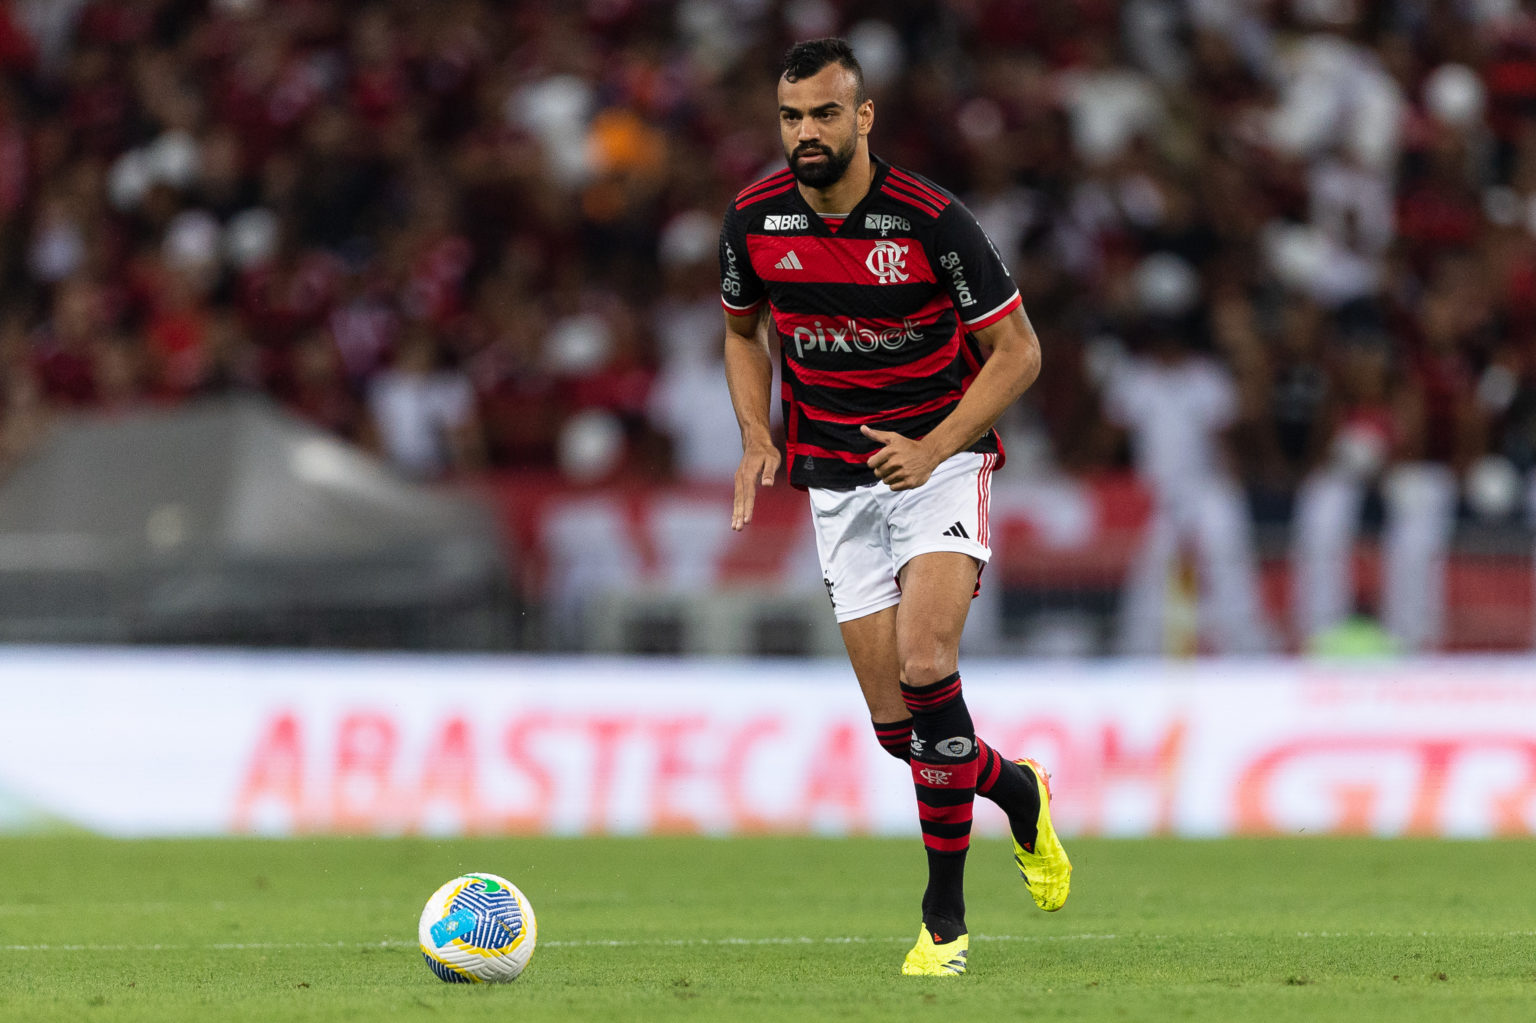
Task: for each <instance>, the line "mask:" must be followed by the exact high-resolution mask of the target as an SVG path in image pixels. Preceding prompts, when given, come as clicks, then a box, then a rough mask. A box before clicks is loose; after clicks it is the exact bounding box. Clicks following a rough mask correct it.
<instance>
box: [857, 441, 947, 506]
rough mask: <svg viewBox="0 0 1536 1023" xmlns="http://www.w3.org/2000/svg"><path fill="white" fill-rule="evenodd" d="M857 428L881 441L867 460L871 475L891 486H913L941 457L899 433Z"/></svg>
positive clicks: (899, 487) (920, 442) (919, 481)
mask: <svg viewBox="0 0 1536 1023" xmlns="http://www.w3.org/2000/svg"><path fill="white" fill-rule="evenodd" d="M859 432H861V433H862V434H864V436H866V437H868V438H869V439H870V440H875V441H879V442H880V443H881V444H883V445H885V446H884V447H882V448H881V449H880V450H879V451H876V452H875V453H874V454H872V455H870V456H869V459H868V460H867V463H866V464H868V465H869V467H870V468H871V469H873V470H874V471H875V476H876V477H878V478H879V479H880V481H881V482H882V483H884V484H885V485H886V486H888V487H890V488H891V489H892V490H915V489H916V488H918V487H920V486H922V485H923V484H924V483H927V482H928V477H929V476H931V475H933V470H934V469H935V468H937V467H938V464H939V462H941V461H943V459H940V458H935V457H934V456H933V453H932V452H931V451H929V450H928V448H927V447H926V446H925V445H924V444H923V442H922V441H916V440H913V439H912V438H910V437H903V436H902V435H901V434H899V433H892V432H890V431H889V430H876V429H874V428H873V427H869V426H861V427H859Z"/></svg>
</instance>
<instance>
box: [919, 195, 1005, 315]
mask: <svg viewBox="0 0 1536 1023" xmlns="http://www.w3.org/2000/svg"><path fill="white" fill-rule="evenodd" d="M933 245H934V250H935V251H934V252H932V253H931V254H930V256H929V261H930V263H931V264H932V265H933V266H935V267H937V268H938V272H939V274H938V275H939V279H940V281H941V282H942V283H943V284H944V286H945V288H947V289H948V290H949V297H950V299H951V300H952V301H953V302H954V303H955V311H956V312H958V313H959V314H960V322H962V323H964V324H965V328H966V330H973V331H974V330H980V329H982V328H983V327H990V326H991V325H992V324H994V323H996V322H997V321H998V320H1001V319H1002V318H1003V317H1005V316H1007V315H1008V314H1009V313H1011V312H1013V311H1014V310H1015V309H1017V308H1018V307H1019V306H1020V305H1021V304H1022V300H1021V299H1020V297H1019V289H1018V287H1017V286H1016V285H1015V284H1014V283H1013V277H1012V275H1011V274H1009V273H1008V267H1007V265H1006V264H1004V263H1003V259H1002V257H1001V256H999V255H998V254H997V249H996V248H994V247H993V245H992V239H990V238H988V237H987V234H986V232H985V231H983V230H982V229H981V225H980V224H978V223H976V218H975V217H974V216H972V215H971V211H970V210H968V209H966V208H965V207H964V206H962V205H961V204H960V203H958V202H952V203H950V204H949V205H948V206H947V207H945V209H944V212H943V213H942V214H941V215H940V216H939V222H938V230H937V231H935V233H934V236H933Z"/></svg>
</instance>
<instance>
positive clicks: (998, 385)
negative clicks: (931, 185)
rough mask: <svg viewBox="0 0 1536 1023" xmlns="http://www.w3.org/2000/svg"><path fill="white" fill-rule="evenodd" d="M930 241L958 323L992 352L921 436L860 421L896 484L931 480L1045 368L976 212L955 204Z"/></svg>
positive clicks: (878, 466)
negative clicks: (940, 417) (962, 392)
mask: <svg viewBox="0 0 1536 1023" xmlns="http://www.w3.org/2000/svg"><path fill="white" fill-rule="evenodd" d="M929 244H930V245H931V246H932V248H931V249H930V250H929V252H928V259H929V263H930V264H931V265H932V266H933V267H934V269H935V270H936V271H938V273H939V279H940V282H941V283H942V284H943V286H944V287H945V288H946V289H948V291H949V298H950V301H951V302H952V303H953V304H954V307H955V312H956V314H957V315H958V316H959V317H960V322H961V324H962V325H963V327H964V329H965V330H966V331H967V332H969V333H970V335H971V336H972V337H974V338H975V339H976V341H977V342H978V343H979V344H980V345H981V347H982V350H983V351H984V352H986V353H989V354H988V358H987V360H986V362H984V363H983V364H982V366H981V369H980V371H979V372H978V373H977V374H976V378H975V379H974V380H972V381H971V386H970V387H969V388H967V389H966V392H965V395H964V397H962V398H961V399H960V402H959V404H957V405H956V406H955V407H954V409H953V410H952V411H951V412H950V414H949V415H948V416H946V417H945V418H944V420H943V421H942V422H940V423H939V425H938V426H936V427H934V428H933V430H932V431H930V432H929V434H928V435H927V436H926V437H924V438H923V439H922V440H913V439H911V438H910V437H904V436H902V435H901V434H897V433H891V432H890V431H888V430H875V429H872V428H870V427H863V428H862V429H863V431H864V435H865V436H866V437H869V438H871V439H872V440H877V441H879V442H880V443H881V444H883V445H884V447H882V448H881V449H880V450H879V451H877V452H875V453H874V454H873V455H871V456H870V458H869V462H868V464H869V467H870V468H871V469H873V470H874V471H875V475H876V476H877V477H879V478H880V479H882V480H884V481H885V482H886V484H888V485H889V486H890V488H891V489H892V490H911V489H912V488H914V487H920V486H922V485H923V484H924V483H926V482H928V477H929V476H930V475H931V474H932V473H933V470H934V469H935V468H937V467H938V465H939V463H940V462H942V461H944V459H946V458H948V457H949V456H950V455H953V454H955V453H956V452H959V451H965V450H966V449H968V448H969V447H970V446H971V445H973V444H975V443H976V442H977V441H978V440H980V439H981V436H982V435H983V434H985V433H986V432H987V431H988V430H990V429H991V428H992V424H993V423H995V422H997V417H998V416H1000V415H1002V414H1003V410H1004V409H1006V408H1007V407H1008V406H1009V405H1011V404H1013V402H1015V401H1017V400H1018V398H1019V395H1021V394H1023V393H1024V392H1025V391H1026V390H1028V388H1029V385H1030V384H1032V383H1034V382H1035V377H1037V376H1039V375H1040V340H1039V338H1037V337H1036V336H1035V329H1034V328H1033V327H1032V326H1030V323H1029V317H1028V316H1027V315H1025V313H1024V309H1023V306H1022V305H1021V304H1020V302H1019V289H1018V287H1017V286H1016V285H1015V284H1014V283H1013V278H1012V276H1010V275H1009V273H1008V267H1007V265H1006V264H1005V263H1004V262H1003V258H1002V257H1001V256H1000V255H998V253H997V249H995V248H993V246H992V242H991V240H990V239H989V238H988V237H987V236H986V233H985V232H984V231H982V229H981V225H979V224H978V223H976V218H975V217H974V216H972V215H971V211H970V210H968V209H966V208H965V206H964V205H962V204H961V203H960V202H958V201H957V202H952V203H950V204H949V206H948V207H947V208H946V209H945V210H944V212H943V213H942V214H941V215H940V217H939V221H938V224H937V225H936V227H935V231H934V234H933V237H932V240H931V241H930V242H929ZM1004 310H1006V312H1005V311H1004Z"/></svg>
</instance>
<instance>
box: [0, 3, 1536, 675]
mask: <svg viewBox="0 0 1536 1023" xmlns="http://www.w3.org/2000/svg"><path fill="white" fill-rule="evenodd" d="M828 34H840V35H844V36H845V37H847V38H849V39H850V41H851V42H852V43H853V45H854V47H855V50H856V52H857V53H858V54H859V56H860V58H861V60H862V62H863V64H864V68H865V72H866V77H867V80H868V85H869V89H870V93H871V95H872V96H873V98H874V99H875V103H876V126H875V132H874V136H873V149H874V151H875V152H877V153H878V154H880V155H881V156H883V157H885V158H886V159H888V160H891V161H893V162H895V163H898V164H901V165H904V166H906V167H908V168H910V169H913V170H916V171H918V172H921V173H924V174H927V175H929V176H930V177H932V178H934V179H935V180H936V181H938V182H939V183H941V184H943V185H945V186H947V187H949V188H950V189H952V190H953V191H955V192H957V193H958V194H959V195H960V196H961V197H962V198H963V199H964V200H965V201H966V202H967V204H968V205H969V206H970V207H971V209H972V210H973V211H974V212H975V213H976V214H977V216H978V217H979V219H980V220H981V221H982V223H983V226H984V227H985V228H986V229H987V230H988V232H989V233H990V235H991V237H992V238H993V240H994V241H995V243H996V245H997V247H998V249H999V250H1000V252H1001V253H1002V255H1003V256H1004V257H1005V258H1006V259H1007V260H1008V261H1009V262H1010V264H1011V265H1012V267H1013V268H1014V273H1015V277H1016V279H1017V281H1018V282H1019V285H1020V287H1021V289H1022V291H1023V294H1024V301H1025V307H1026V309H1027V310H1028V312H1029V314H1030V316H1031V318H1032V320H1033V323H1034V325H1035V327H1036V329H1037V331H1038V333H1039V334H1040V336H1041V338H1042V342H1043V345H1044V350H1045V372H1044V375H1043V376H1042V378H1041V382H1040V384H1039V385H1038V386H1037V387H1036V388H1035V389H1034V391H1033V392H1032V393H1031V394H1030V395H1029V396H1027V398H1026V400H1025V402H1023V403H1021V405H1020V406H1019V407H1018V408H1016V409H1015V410H1013V411H1011V412H1010V414H1009V418H1008V420H1007V421H1006V422H1005V424H1004V431H1005V438H1006V439H1007V441H1008V443H1009V450H1010V455H1011V457H1012V458H1013V459H1014V460H1016V462H1017V464H1019V465H1021V466H1023V467H1024V469H1023V470H1022V471H1026V472H1027V471H1041V472H1045V471H1057V470H1065V471H1071V472H1085V471H1094V470H1097V469H1101V468H1115V467H1122V466H1126V465H1129V466H1132V467H1134V468H1135V469H1136V470H1137V471H1138V472H1140V473H1141V474H1142V475H1143V477H1144V478H1145V479H1146V480H1147V481H1148V483H1149V485H1150V486H1151V488H1152V489H1153V490H1154V491H1155V492H1156V493H1157V494H1158V495H1159V502H1158V506H1159V509H1160V513H1162V516H1163V517H1162V518H1161V519H1160V520H1159V521H1160V522H1161V523H1162V527H1164V533H1165V534H1166V536H1165V541H1166V542H1164V541H1159V542H1160V543H1163V551H1162V553H1161V554H1157V557H1159V558H1162V559H1163V561H1162V562H1159V563H1158V564H1161V565H1163V566H1164V567H1163V568H1159V567H1157V565H1153V564H1152V562H1150V561H1149V562H1148V564H1149V566H1151V567H1149V569H1148V574H1147V579H1148V580H1149V582H1148V584H1147V585H1148V587H1150V589H1149V590H1148V592H1149V593H1154V592H1155V591H1156V590H1157V589H1158V587H1160V586H1164V582H1165V580H1166V564H1165V563H1166V561H1167V559H1168V558H1170V557H1174V556H1176V554H1177V552H1178V550H1179V549H1180V548H1181V546H1188V545H1194V546H1196V547H1200V548H1201V549H1204V548H1205V547H1209V546H1210V545H1211V544H1218V542H1220V541H1221V538H1222V537H1225V541H1224V542H1225V543H1226V547H1224V548H1222V550H1221V551H1219V552H1218V554H1217V555H1215V557H1218V558H1219V559H1220V560H1221V561H1222V562H1223V563H1225V564H1229V565H1230V564H1234V563H1235V564H1236V565H1237V569H1236V570H1235V571H1236V572H1237V577H1236V578H1235V580H1232V579H1229V580H1228V582H1229V583H1230V586H1229V588H1228V590H1227V591H1224V592H1227V593H1228V596H1227V597H1226V598H1224V599H1218V600H1217V605H1218V607H1220V608H1225V609H1226V610H1227V612H1228V613H1229V614H1230V615H1231V616H1234V617H1233V621H1232V622H1231V623H1230V629H1231V632H1232V635H1233V636H1234V637H1236V638H1233V639H1232V640H1231V641H1230V643H1229V644H1227V645H1229V646H1230V647H1232V648H1234V649H1238V648H1248V647H1258V646H1263V645H1265V644H1266V642H1267V641H1266V640H1265V639H1264V638H1263V637H1262V635H1261V634H1262V633H1263V631H1264V627H1263V625H1262V623H1258V622H1257V617H1256V616H1257V614H1258V612H1257V611H1256V610H1255V609H1254V608H1253V607H1251V606H1249V605H1251V604H1252V600H1251V599H1250V598H1246V597H1237V598H1234V597H1232V596H1231V595H1230V594H1231V592H1234V591H1232V590H1231V588H1230V587H1231V586H1235V587H1237V591H1236V592H1239V593H1242V592H1251V582H1249V581H1245V579H1246V575H1245V573H1247V572H1248V569H1246V568H1244V567H1243V565H1244V558H1245V557H1247V554H1245V550H1247V549H1248V548H1249V546H1250V541H1249V540H1248V538H1247V537H1246V535H1245V533H1244V530H1245V529H1247V527H1248V526H1249V525H1250V524H1251V523H1253V522H1258V523H1259V524H1261V525H1262V524H1266V523H1276V524H1283V525H1286V526H1288V527H1294V529H1295V531H1296V535H1297V544H1298V547H1297V552H1296V559H1297V560H1296V565H1297V575H1298V579H1299V582H1298V586H1300V587H1303V588H1304V587H1309V586H1310V587H1311V588H1312V589H1311V590H1309V591H1307V592H1308V593H1309V594H1310V595H1309V596H1308V597H1307V604H1306V606H1307V607H1310V608H1311V610H1310V611H1307V612H1305V614H1311V615H1314V616H1315V617H1316V619H1317V621H1316V622H1315V623H1313V625H1314V626H1315V627H1317V628H1321V627H1323V626H1324V625H1326V624H1327V622H1328V621H1332V620H1334V619H1336V618H1338V616H1339V615H1341V614H1343V613H1345V612H1347V610H1348V608H1347V607H1346V606H1345V605H1347V604H1348V603H1349V600H1350V599H1351V598H1350V596H1349V592H1348V588H1347V585H1346V584H1344V583H1340V582H1339V580H1338V579H1337V578H1335V577H1333V576H1330V572H1331V569H1330V568H1329V565H1330V560H1329V559H1330V558H1331V559H1334V560H1337V557H1338V552H1339V551H1340V550H1342V549H1343V547H1342V546H1341V545H1345V544H1347V543H1349V542H1350V539H1351V537H1352V536H1353V533H1352V530H1354V529H1356V528H1358V523H1359V521H1360V519H1361V517H1362V514H1364V513H1363V512H1362V509H1363V508H1367V507H1377V506H1379V508H1380V514H1381V515H1382V516H1383V517H1384V518H1385V519H1386V520H1388V522H1389V525H1388V526H1387V527H1386V528H1387V529H1388V530H1389V532H1390V530H1391V529H1392V528H1394V527H1392V526H1391V525H1390V523H1391V522H1393V521H1396V522H1398V523H1399V526H1398V527H1396V528H1398V529H1399V531H1400V532H1405V533H1406V534H1407V536H1406V538H1405V539H1404V540H1403V543H1404V544H1406V545H1407V547H1408V548H1409V549H1410V553H1409V554H1405V555H1404V557H1405V558H1406V559H1407V560H1406V561H1405V562H1404V564H1409V565H1412V564H1416V562H1414V560H1413V559H1414V558H1415V557H1417V558H1419V560H1420V561H1423V560H1424V559H1429V561H1430V562H1432V561H1433V560H1434V559H1435V558H1437V557H1440V556H1442V555H1443V542H1442V541H1441V540H1440V539H1437V538H1440V537H1441V536H1442V534H1443V533H1444V532H1445V531H1446V530H1447V528H1448V526H1447V523H1448V522H1449V521H1451V520H1452V519H1454V517H1455V516H1457V515H1461V516H1466V515H1480V516H1484V517H1487V518H1493V519H1499V518H1513V517H1514V516H1515V515H1517V514H1518V513H1519V510H1520V507H1521V506H1522V504H1523V494H1524V485H1523V482H1522V481H1523V480H1524V478H1525V477H1526V475H1527V474H1528V473H1529V472H1530V470H1531V469H1532V468H1533V467H1536V3H1530V2H1521V0H1374V2H1373V0H1125V2H1111V0H1034V2H1031V0H951V2H946V3H936V2H920V0H880V2H874V0H867V2H861V0H848V2H836V0H789V2H779V0H578V2H568V3H554V2H535V0H526V2H516V3H496V2H491V0H437V2H431V3H425V2H421V0H0V378H3V385H4V386H3V393H0V469H3V465H4V464H5V462H6V461H7V460H9V459H13V458H15V457H18V456H19V454H20V453H21V452H24V451H25V450H26V447H27V445H28V444H29V443H31V441H32V439H33V438H35V437H36V436H37V435H38V433H39V431H41V430H43V429H45V428H46V423H47V421H48V419H49V417H50V416H51V415H53V414H54V413H55V412H57V411H58V410H62V409H74V408H92V409H102V410H114V409H121V408H127V407H131V406H135V405H141V404H146V403H149V404H175V403H179V402H184V401H186V400H188V399H190V398H193V397H195V396H198V395H204V394H210V393H218V392H224V391H228V390H231V389H243V390H259V391H262V392H266V393H268V394H270V395H272V396H273V397H274V398H275V399H276V400H278V401H280V402H282V403H283V404H284V405H286V406H287V407H288V408H290V409H292V410H294V411H295V412H297V413H299V414H300V415H303V416H306V417H308V418H309V419H311V420H313V421H315V422H316V423H319V424H321V425H322V426H324V427H325V428H327V429H329V430H332V431H334V432H336V433H337V434H339V435H341V436H344V437H347V438H350V439H353V440H356V441H358V442H360V443H364V444H367V445H370V446H372V447H374V448H376V449H377V450H378V451H380V452H381V453H383V454H384V455H385V456H386V457H388V458H389V459H390V460H392V461H393V462H394V463H395V464H396V465H398V466H399V467H400V468H401V469H402V470H403V471H405V472H407V473H410V474H412V475H414V476H417V477H421V478H440V477H443V476H445V475H449V474H454V473H462V472H466V471H473V470H478V469H482V468H523V467H547V468H551V469H559V470H561V471H563V472H565V473H567V474H568V475H570V476H573V477H576V478H578V479H587V480H591V479H600V478H604V477H606V476H609V475H611V474H613V473H616V472H623V471H626V470H627V471H638V472H643V473H645V474H647V475H649V476H651V477H653V478H683V479H693V478H703V479H720V478H727V477H729V475H730V473H731V472H732V470H733V469H734V467H735V464H736V459H737V455H738V452H739V449H738V446H737V439H736V431H735V426H734V420H733V418H732V416H731V412H730V408H729V403H728V400H727V398H726V395H725V388H724V385H723V382H722V379H721V376H720V373H719V369H718V359H719V348H720V342H721V318H720V307H719V303H718V299H717V297H716V296H717V291H716V285H717V268H716V265H715V259H716V256H715V253H716V231H717V228H718V223H719V217H720V214H721V211H723V210H724V208H725V206H726V204H727V203H728V201H729V200H730V198H731V196H733V195H734V194H735V192H736V191H737V190H738V189H740V188H741V187H742V186H743V185H744V184H746V183H747V182H749V181H750V180H752V179H753V178H754V177H755V176H757V175H759V174H762V173H765V172H766V171H768V170H771V169H773V168H775V167H777V166H782V159H783V157H782V152H781V151H780V149H779V143H778V138H777V134H776V132H775V116H774V88H773V83H774V78H775V73H776V69H777V62H778V59H779V57H780V55H781V54H782V52H783V50H784V49H785V47H786V46H787V45H788V44H789V43H790V42H792V41H793V40H796V39H802V38H808V37H814V36H821V35H828ZM1398 470H1403V471H1401V472H1399V471H1398ZM1234 516H1235V518H1234ZM1202 537H1204V538H1205V539H1202ZM1415 544H1417V546H1415ZM1202 545H1203V546H1202ZM1152 546H1156V544H1149V548H1150V547H1152ZM1234 551H1235V553H1234ZM1154 553H1156V552H1151V551H1149V553H1148V557H1149V558H1151V557H1152V556H1153V554H1154ZM1234 559H1235V560H1234ZM1309 559H1310V560H1309ZM1309 566H1310V567H1309ZM1159 573H1161V574H1159ZM1309 573H1310V574H1309ZM1412 578H1416V577H1412ZM1341 587H1343V588H1341ZM1164 588H1166V587H1164ZM1245 601H1246V603H1245ZM1405 613H1406V614H1408V615H1409V617H1410V618H1412V616H1413V615H1414V614H1420V615H1422V614H1424V613H1428V614H1430V615H1431V617H1432V616H1433V614H1434V612H1433V609H1432V608H1431V609H1430V611H1428V612H1424V611H1423V610H1422V609H1421V610H1420V611H1410V612H1405ZM1245 619H1252V620H1245ZM1312 627H1313V626H1308V628H1309V629H1310V628H1312ZM1402 628H1403V629H1404V630H1407V631H1406V632H1405V633H1404V634H1405V635H1408V636H1409V637H1410V642H1415V643H1416V642H1418V641H1419V640H1417V639H1414V638H1413V637H1415V636H1423V635H1427V634H1431V633H1432V632H1433V628H1434V626H1433V622H1432V621H1430V622H1419V623H1417V624H1414V623H1413V622H1412V621H1410V622H1409V623H1408V624H1405V625H1403V627H1402ZM1414 630H1418V632H1415V631H1414ZM1425 630H1429V633H1426V632H1425ZM1153 632H1154V633H1155V632H1156V629H1153ZM1151 641H1152V640H1150V639H1148V640H1143V641H1137V640H1134V639H1131V638H1128V639H1127V640H1126V643H1127V646H1128V648H1135V647H1136V646H1137V645H1138V642H1151Z"/></svg>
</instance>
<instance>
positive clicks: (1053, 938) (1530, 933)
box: [0, 930, 1536, 952]
mask: <svg viewBox="0 0 1536 1023" xmlns="http://www.w3.org/2000/svg"><path fill="white" fill-rule="evenodd" d="M1204 936H1205V937H1237V936H1238V935H1237V934H1236V933H1235V932H1227V933H1225V934H1219V935H1204ZM1295 936H1296V937H1298V938H1399V939H1400V938H1447V937H1455V938H1531V937H1536V930H1524V931H1457V932H1454V933H1453V932H1440V931H1297V932H1295ZM1171 937H1172V935H1168V934H1132V935H1119V934H974V935H972V938H974V939H975V940H977V941H1019V942H1060V941H1118V940H1122V939H1123V938H1131V939H1143V940H1151V941H1166V940H1168V939H1169V938H1171ZM910 940H911V939H910V938H906V937H896V936H891V937H880V938H866V937H858V936H843V937H827V938H810V937H796V938H788V937H781V938H766V937H763V938H591V939H584V940H573V941H542V942H540V943H539V947H540V948H698V947H709V946H721V947H730V946H767V945H879V944H905V943H906V942H908V941H910ZM416 947H417V943H416V942H414V941H360V942H354V941H214V942H208V943H206V944H197V945H193V944H178V943H159V942H156V943H154V944H95V943H92V944H50V943H44V944H37V945H0V952H197V951H204V952H246V951H251V952H262V951H271V952H282V951H319V950H323V949H333V950H337V951H343V952H347V951H362V950H364V949H379V948H386V949H392V948H416Z"/></svg>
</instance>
